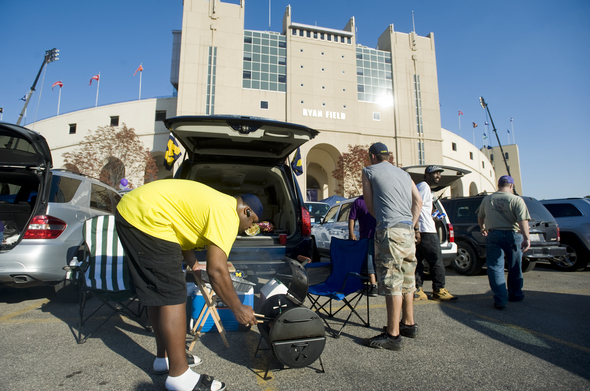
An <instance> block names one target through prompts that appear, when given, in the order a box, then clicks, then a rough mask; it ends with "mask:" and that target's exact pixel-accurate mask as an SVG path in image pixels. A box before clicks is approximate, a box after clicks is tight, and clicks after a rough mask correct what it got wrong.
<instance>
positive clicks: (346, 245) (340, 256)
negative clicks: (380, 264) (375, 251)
mask: <svg viewBox="0 0 590 391" xmlns="http://www.w3.org/2000/svg"><path fill="white" fill-rule="evenodd" d="M367 252H368V240H367V239H361V240H344V239H338V238H334V237H333V238H332V240H331V242H330V258H331V261H332V272H331V274H330V276H328V278H327V279H326V280H325V281H324V282H322V283H321V284H317V285H312V286H310V287H309V290H308V293H307V297H308V299H309V300H310V302H311V306H310V308H311V309H312V310H314V311H315V312H316V313H317V314H322V313H323V314H325V315H327V316H328V317H329V318H333V317H334V316H335V315H336V314H338V313H339V312H340V311H341V310H343V309H345V308H348V309H350V313H349V314H348V317H347V318H346V320H345V321H344V322H343V323H342V326H341V327H340V330H338V331H337V332H336V331H335V330H334V329H333V328H332V327H331V326H330V324H328V322H327V320H326V319H325V318H324V317H322V319H323V320H324V323H325V324H326V326H327V327H328V330H329V331H330V333H331V334H332V336H333V337H334V338H338V337H340V334H341V333H342V329H344V326H346V324H347V323H348V321H349V320H350V318H351V316H352V314H355V315H356V316H357V317H358V318H359V319H360V320H361V322H363V325H364V326H365V327H369V326H370V323H369V322H370V318H369V296H368V295H366V296H367V320H366V321H365V320H364V319H363V318H362V317H361V316H360V314H359V313H358V312H357V311H356V307H357V305H358V303H359V302H360V300H361V299H362V297H363V294H366V293H367V289H368V285H367V284H366V283H365V282H366V281H368V280H369V278H368V277H367V276H363V275H361V270H362V268H363V265H364V264H365V262H366V261H367ZM311 265H313V264H310V265H309V266H311ZM312 267H313V266H312ZM349 296H351V297H350V298H348V297H349ZM321 298H327V299H328V300H327V301H325V302H323V303H320V299H321ZM333 300H337V301H341V302H342V303H344V305H342V306H340V307H339V308H338V309H336V310H335V311H334V310H333V309H332V301H333Z"/></svg>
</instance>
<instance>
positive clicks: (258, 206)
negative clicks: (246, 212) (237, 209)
mask: <svg viewBox="0 0 590 391" xmlns="http://www.w3.org/2000/svg"><path fill="white" fill-rule="evenodd" d="M240 198H242V201H244V203H245V204H246V205H248V206H249V207H250V209H252V212H254V213H256V216H258V218H259V219H261V218H262V212H263V211H264V209H263V208H262V202H260V200H259V199H258V197H256V196H255V195H254V194H242V195H241V196H240Z"/></svg>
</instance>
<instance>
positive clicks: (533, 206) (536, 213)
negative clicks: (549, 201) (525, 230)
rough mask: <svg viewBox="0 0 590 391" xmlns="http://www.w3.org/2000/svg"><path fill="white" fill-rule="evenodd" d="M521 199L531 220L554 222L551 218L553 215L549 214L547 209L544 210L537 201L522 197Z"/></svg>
mask: <svg viewBox="0 0 590 391" xmlns="http://www.w3.org/2000/svg"><path fill="white" fill-rule="evenodd" d="M522 199H523V200H524V202H525V204H526V206H527V208H528V210H529V214H530V215H531V219H532V220H536V221H555V218H553V215H552V214H551V213H549V211H548V210H547V208H545V207H544V206H543V204H541V203H540V202H539V201H537V200H536V199H534V198H530V197H522Z"/></svg>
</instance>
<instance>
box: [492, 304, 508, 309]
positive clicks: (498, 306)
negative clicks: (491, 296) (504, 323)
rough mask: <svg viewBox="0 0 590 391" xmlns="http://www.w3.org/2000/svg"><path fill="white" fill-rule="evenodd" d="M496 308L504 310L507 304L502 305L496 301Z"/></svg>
mask: <svg viewBox="0 0 590 391" xmlns="http://www.w3.org/2000/svg"><path fill="white" fill-rule="evenodd" d="M494 308H495V309H497V310H503V309H504V308H506V306H505V305H502V304H499V303H496V302H494Z"/></svg>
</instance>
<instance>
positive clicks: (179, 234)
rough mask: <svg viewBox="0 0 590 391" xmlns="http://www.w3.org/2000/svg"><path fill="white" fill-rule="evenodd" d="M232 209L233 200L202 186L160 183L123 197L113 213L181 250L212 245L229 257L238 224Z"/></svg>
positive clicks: (235, 203)
mask: <svg viewBox="0 0 590 391" xmlns="http://www.w3.org/2000/svg"><path fill="white" fill-rule="evenodd" d="M236 206H237V200H236V199H235V198H234V197H231V196H229V195H227V194H224V193H221V192H219V191H217V190H215V189H212V188H210V187H209V186H206V185H204V184H202V183H199V182H195V181H188V180H182V179H163V180H159V181H154V182H151V183H148V184H147V185H143V186H140V187H138V188H137V189H135V190H133V191H131V192H129V193H127V194H125V196H124V197H123V198H121V201H120V202H119V204H118V205H117V210H118V211H119V213H120V214H121V216H123V218H125V220H127V221H128V222H129V224H131V225H133V226H134V227H135V228H137V229H139V230H140V231H142V232H144V233H146V234H148V235H151V236H154V237H156V238H159V239H163V240H167V241H169V242H174V243H178V244H180V247H181V248H182V250H192V249H195V248H203V247H204V246H206V245H208V244H211V243H213V244H215V245H216V246H217V247H219V248H220V249H222V250H223V251H224V252H225V254H226V255H229V252H230V250H231V247H232V245H233V243H234V241H235V240H236V235H237V234H238V227H239V223H240V221H239V218H238V212H237V211H236Z"/></svg>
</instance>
